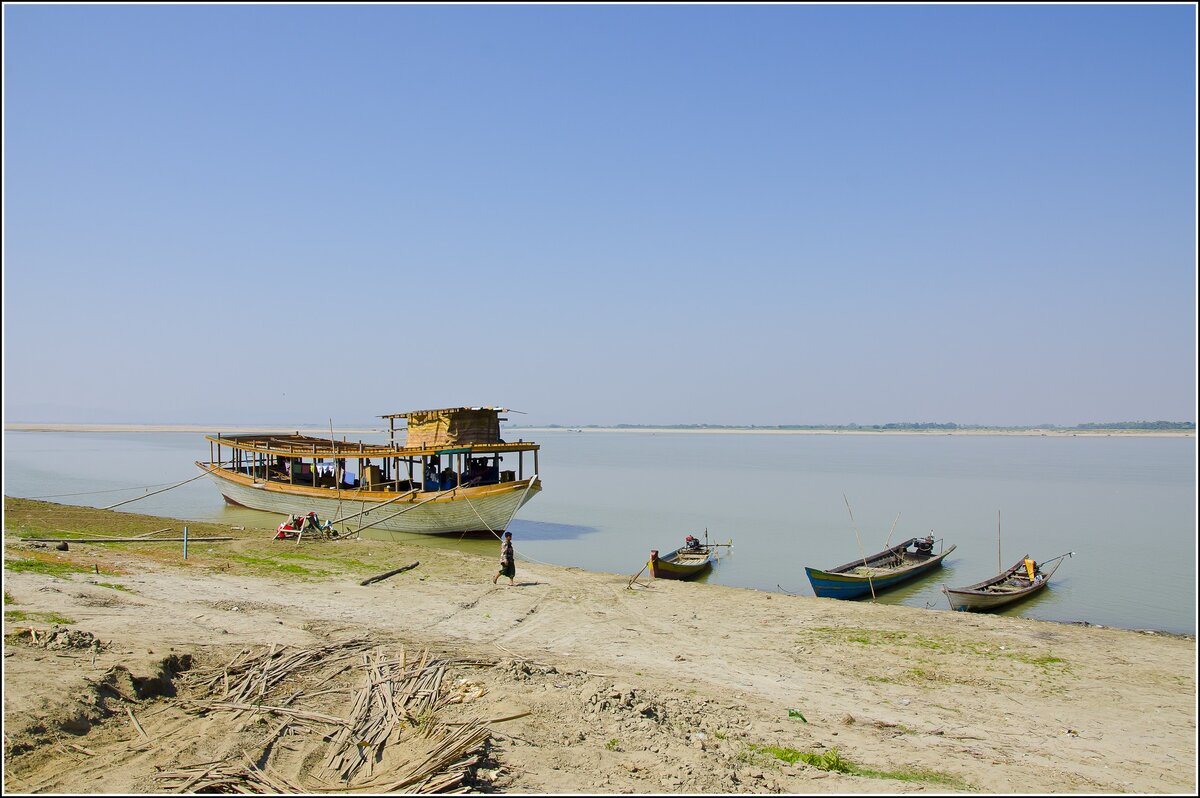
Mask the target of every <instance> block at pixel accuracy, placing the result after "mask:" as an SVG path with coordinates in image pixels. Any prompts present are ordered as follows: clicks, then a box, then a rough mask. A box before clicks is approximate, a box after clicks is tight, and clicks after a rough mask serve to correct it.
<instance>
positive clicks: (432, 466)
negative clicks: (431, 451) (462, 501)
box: [425, 457, 441, 491]
mask: <svg viewBox="0 0 1200 798" xmlns="http://www.w3.org/2000/svg"><path fill="white" fill-rule="evenodd" d="M440 488H441V483H440V482H439V481H438V463H437V459H436V458H434V457H431V458H429V462H427V463H426V464H425V490H427V491H436V490H439V489H440Z"/></svg>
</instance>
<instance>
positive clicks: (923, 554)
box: [804, 537, 955, 599]
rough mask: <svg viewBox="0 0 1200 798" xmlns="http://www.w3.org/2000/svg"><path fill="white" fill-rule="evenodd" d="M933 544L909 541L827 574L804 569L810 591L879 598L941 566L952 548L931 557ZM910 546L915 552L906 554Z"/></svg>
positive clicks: (928, 540) (925, 540)
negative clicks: (810, 587) (887, 591)
mask: <svg viewBox="0 0 1200 798" xmlns="http://www.w3.org/2000/svg"><path fill="white" fill-rule="evenodd" d="M933 543H934V541H933V539H932V537H928V538H909V539H908V540H906V541H904V542H903V543H899V544H897V545H895V546H892V547H891V548H890V549H885V550H884V551H881V552H879V553H878V554H872V555H870V556H869V557H864V558H861V559H858V560H855V561H854V562H848V563H846V564H845V565H839V566H838V567H837V568H830V569H829V570H828V571H822V570H820V569H819V568H807V567H806V568H805V569H804V570H805V572H806V573H807V574H808V581H809V582H810V583H811V584H812V588H813V592H814V593H816V594H817V595H818V596H820V597H821V598H839V599H852V598H858V597H859V596H869V595H872V593H874V594H876V595H878V594H879V593H880V592H881V591H884V590H888V589H889V588H893V587H895V586H896V585H899V584H900V583H902V582H907V581H908V580H909V579H912V578H914V577H917V576H920V575H921V574H924V573H928V572H929V571H932V570H933V569H934V568H938V567H940V566H941V564H942V560H943V559H944V558H945V557H946V555H947V554H949V553H950V552H952V551H954V549H955V546H951V547H950V548H948V549H946V550H945V551H943V552H941V553H940V554H934V553H933ZM910 546H914V547H916V550H915V551H909V550H908V549H909V547H910Z"/></svg>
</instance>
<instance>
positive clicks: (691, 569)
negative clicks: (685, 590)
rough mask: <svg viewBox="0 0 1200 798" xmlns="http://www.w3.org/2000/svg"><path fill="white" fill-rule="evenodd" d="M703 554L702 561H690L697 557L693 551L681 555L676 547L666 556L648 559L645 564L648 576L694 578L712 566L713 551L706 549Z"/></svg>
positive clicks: (657, 577) (656, 577)
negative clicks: (648, 572) (648, 571)
mask: <svg viewBox="0 0 1200 798" xmlns="http://www.w3.org/2000/svg"><path fill="white" fill-rule="evenodd" d="M703 556H704V559H703V560H702V561H699V562H695V561H691V560H696V559H698V558H697V557H696V555H695V554H694V553H693V552H687V553H686V554H682V555H681V554H680V550H678V549H677V550H675V551H673V552H671V553H670V554H667V555H666V556H663V557H659V558H658V559H652V560H650V561H649V563H648V564H647V565H648V567H649V569H650V576H652V577H653V578H655V579H695V578H696V577H697V576H700V575H701V574H702V573H704V572H705V571H708V570H709V569H710V568H712V564H713V559H714V555H713V552H712V551H711V550H709V551H706V552H704V553H703Z"/></svg>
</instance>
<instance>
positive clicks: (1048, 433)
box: [508, 427, 1196, 438]
mask: <svg viewBox="0 0 1200 798" xmlns="http://www.w3.org/2000/svg"><path fill="white" fill-rule="evenodd" d="M508 429H510V430H511V431H513V432H653V433H655V434H658V433H663V434H666V433H681V434H685V435H691V434H709V435H713V434H715V435H888V436H891V435H923V436H926V437H935V436H938V435H973V436H977V437H978V436H985V435H1003V436H1012V435H1027V436H1028V435H1032V436H1035V437H1048V438H1051V437H1053V438H1070V437H1084V436H1086V437H1097V436H1099V437H1105V436H1108V437H1114V436H1119V437H1122V438H1194V437H1195V436H1196V431H1195V430H1174V429H1170V430H1152V429H1146V430H1142V429H1133V430H1122V429H1098V430H1065V429H953V430H951V429H930V430H920V429H754V428H751V427H745V428H738V427H725V428H718V429H690V428H678V427H625V428H622V427H509V428H508Z"/></svg>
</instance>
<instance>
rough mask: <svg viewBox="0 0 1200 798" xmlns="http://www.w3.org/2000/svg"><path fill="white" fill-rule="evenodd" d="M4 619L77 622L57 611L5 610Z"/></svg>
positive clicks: (17, 621)
mask: <svg viewBox="0 0 1200 798" xmlns="http://www.w3.org/2000/svg"><path fill="white" fill-rule="evenodd" d="M4 620H6V621H11V622H13V623H20V622H22V621H44V622H46V623H55V624H60V625H64V626H66V625H69V624H73V623H75V619H74V618H68V617H67V616H65V615H59V614H58V613H57V612H25V611H24V610H5V612H4Z"/></svg>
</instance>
